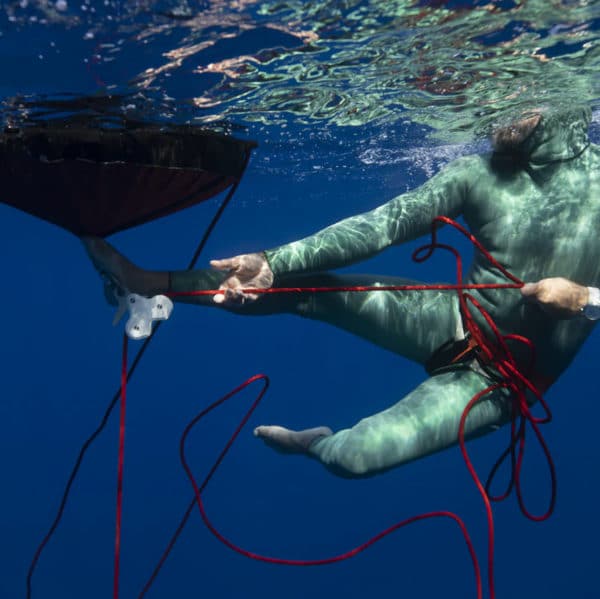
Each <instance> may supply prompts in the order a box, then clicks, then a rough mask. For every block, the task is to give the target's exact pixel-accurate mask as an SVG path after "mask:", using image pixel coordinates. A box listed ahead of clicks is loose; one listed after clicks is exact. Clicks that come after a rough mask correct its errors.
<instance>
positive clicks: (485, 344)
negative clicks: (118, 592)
mask: <svg viewBox="0 0 600 599" xmlns="http://www.w3.org/2000/svg"><path fill="white" fill-rule="evenodd" d="M442 224H447V225H450V226H452V227H454V228H455V229H457V230H458V231H459V232H460V233H462V234H463V235H464V236H465V237H467V239H469V241H470V242H471V243H472V244H473V245H474V246H475V248H476V249H477V250H478V251H479V252H481V253H482V254H483V256H484V257H485V258H486V259H487V260H488V261H489V262H490V264H491V265H492V266H493V267H494V268H495V269H497V270H498V271H499V272H500V273H501V274H502V275H503V276H504V277H506V278H507V279H508V280H509V281H510V283H497V284H465V283H463V269H462V259H461V256H460V254H459V253H458V251H457V250H456V249H455V248H453V247H452V246H450V245H446V244H442V243H439V242H438V240H437V231H438V228H439V226H440V225H442ZM436 249H444V250H446V251H448V252H450V253H452V254H453V255H454V257H455V260H456V279H457V282H456V284H454V285H393V286H383V287H368V286H359V287H316V288H308V287H306V288H297V287H294V288H281V287H280V288H270V289H252V290H251V291H252V293H331V292H340V291H353V292H367V291H420V290H425V289H437V290H454V291H456V292H457V293H458V299H459V304H460V309H461V313H462V315H463V319H464V322H465V326H466V329H467V330H468V332H469V333H470V334H471V336H472V337H473V339H474V340H475V341H476V342H477V345H478V351H479V359H480V361H481V362H482V363H484V364H485V365H486V366H487V367H489V366H493V369H494V371H495V378H496V379H497V381H496V382H494V383H492V384H490V385H489V386H488V387H487V388H485V389H483V390H482V391H480V392H479V393H477V394H476V395H475V396H474V397H473V398H472V399H471V400H470V401H469V403H468V404H467V406H466V407H465V409H464V411H463V414H462V417H461V420H460V425H459V430H458V431H457V436H458V442H459V446H460V450H461V453H462V455H463V458H464V460H465V463H466V465H467V468H468V470H469V472H470V474H471V476H472V478H473V480H474V482H475V485H476V487H477V489H478V491H479V493H480V495H481V497H482V500H483V502H484V505H485V510H486V518H487V526H488V590H489V594H490V597H491V598H492V599H493V598H494V597H495V590H494V522H493V514H492V509H491V503H490V502H491V501H492V500H494V501H499V500H502V499H505V498H506V497H508V496H509V494H510V492H511V491H512V489H513V488H514V489H516V495H517V500H518V503H519V506H520V509H521V511H522V512H523V514H524V515H525V516H526V517H528V518H530V519H532V520H536V521H539V520H544V519H546V518H548V517H549V516H550V515H551V513H552V510H553V508H554V503H555V497H556V473H555V468H554V464H553V462H552V458H551V456H550V452H549V449H548V447H547V444H546V442H545V440H544V438H543V436H542V434H541V431H540V429H539V425H541V424H545V423H547V422H550V420H551V412H550V409H549V407H548V405H547V403H546V402H545V400H544V399H543V397H542V394H541V391H540V390H539V389H538V388H537V387H536V385H535V384H534V382H533V381H532V380H531V378H530V377H531V374H530V373H532V372H534V370H533V368H534V362H535V360H534V358H535V356H534V346H533V344H532V342H531V341H530V340H529V339H527V338H525V337H522V336H519V335H514V334H507V335H503V334H501V333H500V331H499V330H498V328H497V326H496V325H495V323H494V322H493V320H492V318H491V316H490V315H489V314H488V312H487V311H486V310H485V309H484V308H483V307H482V306H481V304H480V303H479V302H478V301H477V299H476V298H474V297H473V296H472V295H471V294H469V293H467V291H468V290H473V289H518V288H520V287H522V286H523V281H521V280H520V279H519V278H517V277H516V276H514V275H513V274H511V273H510V272H509V271H508V270H506V269H505V268H504V267H503V266H502V265H501V264H500V263H499V262H498V261H497V260H496V259H495V258H494V257H493V256H492V255H491V254H490V253H489V252H488V251H487V250H486V249H485V248H484V247H483V246H482V245H481V244H480V243H479V241H478V240H477V239H476V238H475V237H474V236H473V235H472V234H471V233H469V232H468V231H467V230H466V229H465V228H464V227H462V226H461V225H460V224H458V223H456V222H455V221H453V220H452V219H450V218H448V217H445V216H440V217H436V218H435V219H434V221H433V223H432V231H431V242H430V243H429V244H427V245H424V246H422V247H420V248H418V249H417V250H416V251H415V252H414V253H413V260H415V261H416V262H424V261H425V260H427V259H429V258H430V257H431V256H432V255H433V253H434V251H435V250H436ZM217 293H220V291H219V290H204V291H192V292H183V293H172V294H170V295H171V296H183V295H187V296H191V295H215V294H217ZM472 308H473V309H474V310H475V311H476V313H478V314H479V315H480V317H482V318H483V320H484V321H485V323H486V324H487V326H488V327H489V329H490V330H491V332H492V338H491V339H490V338H488V335H487V334H486V333H485V332H484V331H483V330H482V329H481V327H480V326H479V325H478V323H477V320H476V318H475V316H474V313H473V311H472ZM509 342H512V343H519V344H521V345H524V346H525V347H527V348H528V350H529V352H530V360H529V364H528V367H527V369H526V372H527V373H528V374H525V373H524V372H523V371H522V370H521V369H520V367H519V365H518V363H517V360H516V359H515V357H514V355H513V353H512V351H511V349H510V347H509ZM258 379H263V380H265V382H266V383H265V387H264V388H263V389H262V391H261V393H260V395H259V397H258V398H257V400H255V402H254V404H252V406H251V408H250V410H249V411H248V412H247V413H246V415H245V416H244V419H243V420H242V423H241V424H240V425H239V426H238V428H237V429H236V431H235V433H234V435H233V436H232V437H231V439H230V440H229V442H228V443H227V445H226V446H225V449H224V450H223V452H222V453H221V455H220V456H219V458H218V459H217V461H216V462H215V464H214V465H213V467H212V468H211V470H210V472H209V474H208V475H207V476H206V478H205V479H204V482H203V483H202V485H200V486H198V484H197V483H196V481H195V478H194V475H193V473H192V471H191V468H190V466H189V464H188V462H187V458H186V454H185V443H186V440H187V438H188V435H189V434H190V433H191V431H192V429H193V428H194V427H195V425H196V424H197V423H198V422H199V421H200V420H201V419H202V418H203V417H204V416H205V415H206V414H208V412H210V411H211V410H213V409H214V408H215V407H217V406H218V405H220V404H221V403H223V402H224V401H226V400H227V399H229V398H230V397H232V396H233V395H234V394H236V393H238V392H239V391H240V390H241V389H243V388H245V387H246V386H247V385H249V384H250V383H251V382H254V381H256V380H258ZM267 386H268V379H266V377H265V376H264V375H257V376H256V377H252V378H251V379H249V380H248V381H246V383H244V384H243V385H241V386H240V387H238V388H236V389H235V390H234V391H232V392H230V393H229V394H227V395H226V396H224V397H223V398H221V399H220V400H218V401H217V402H215V403H214V404H211V406H209V407H208V408H206V409H205V410H203V411H202V412H201V413H200V414H198V415H197V416H196V417H195V418H194V419H193V420H192V421H191V422H190V423H189V424H188V426H187V427H186V429H185V431H184V433H183V435H182V437H181V442H180V459H181V463H182V465H183V468H184V470H185V472H186V474H187V476H188V478H189V480H190V483H191V485H192V487H193V489H194V501H195V503H196V504H197V506H198V509H199V511H200V515H201V517H202V519H203V521H204V523H205V525H206V526H207V528H208V529H209V530H210V531H211V533H212V534H213V535H214V536H215V537H216V538H217V539H219V541H221V542H222V543H224V544H225V545H226V546H227V547H229V548H230V549H232V550H233V551H236V552H237V553H240V554H242V555H244V556H246V557H249V558H252V559H256V560H260V561H264V562H268V563H276V564H285V565H290V566H315V565H323V564H330V563H335V562H338V561H341V560H345V559H348V558H350V557H353V556H355V555H356V554H358V553H360V552H361V551H363V550H365V549H366V548H367V547H369V546H371V545H372V544H374V543H376V542H377V541H379V540H380V539H382V538H383V537H385V536H387V535H388V534H390V533H391V532H393V531H395V530H398V529H399V528H401V527H403V526H406V525H408V524H411V523H413V522H416V521H419V520H423V519H426V518H433V517H447V518H451V519H453V520H454V521H455V522H456V523H457V524H458V525H459V527H460V529H461V532H462V533H463V536H464V538H465V541H466V543H467V547H468V550H469V553H470V555H471V559H472V561H473V567H474V571H475V578H476V585H477V597H478V599H481V597H482V593H483V591H482V584H481V572H480V568H479V564H478V560H477V556H476V554H475V551H474V548H473V545H472V543H471V540H470V538H469V535H468V532H467V530H466V527H465V526H464V523H463V522H462V520H460V518H458V516H456V515H455V514H452V513H450V512H444V511H440V512H431V513H427V514H422V515H418V516H415V517H412V518H409V519H407V520H403V521H402V522H399V523H397V524H394V525H392V526H390V527H389V528H387V529H385V530H384V531H382V532H381V533H379V534H377V535H375V536H374V537H372V538H371V539H369V540H368V541H366V542H365V543H362V544H361V545H358V546H357V547H355V548H354V549H351V550H350V551H347V552H345V553H342V554H339V555H335V556H332V557H327V558H321V559H312V560H288V559H283V558H276V557H269V556H263V555H259V554H257V553H254V552H252V551H248V550H246V549H243V548H242V547H240V546H238V545H236V544H235V543H233V542H232V541H230V540H229V539H227V538H226V537H224V536H223V535H222V534H221V533H220V532H219V531H218V530H217V529H216V528H215V527H214V526H213V524H212V523H211V522H210V520H209V518H208V516H207V514H206V511H205V508H204V504H203V502H202V496H201V495H202V491H203V490H204V488H205V487H206V484H207V483H208V481H209V480H210V478H211V477H212V475H213V474H214V472H215V470H216V468H217V467H218V466H219V464H220V463H221V461H222V459H223V458H224V456H225V453H226V452H227V451H228V450H229V448H230V447H231V444H232V443H233V441H234V440H235V438H236V437H237V435H238V434H239V432H240V430H241V428H242V427H243V426H244V424H245V423H246V422H247V421H248V418H249V417H250V415H251V413H252V412H253V411H254V410H255V408H256V406H257V405H258V403H259V401H260V400H261V399H262V395H263V394H264V392H265V391H266V388H267ZM501 389H506V390H507V391H508V392H509V396H510V401H511V406H510V408H511V426H510V431H511V433H510V444H509V448H508V449H507V450H506V451H505V452H504V453H503V454H502V456H501V458H500V459H499V460H498V461H497V462H496V464H495V465H494V467H493V468H492V471H491V473H490V476H489V477H488V480H487V482H486V485H485V486H484V485H483V484H482V483H481V481H480V479H479V476H478V474H477V472H476V470H475V468H474V466H473V464H472V461H471V459H470V457H469V455H468V453H467V451H466V444H465V426H466V422H467V418H468V416H469V413H470V412H471V410H472V409H473V407H474V406H475V405H476V404H477V403H478V402H479V401H481V400H482V399H483V398H484V397H485V396H486V395H488V394H490V393H492V392H494V391H497V390H501ZM527 392H530V393H531V394H533V396H534V397H535V398H536V399H537V400H538V401H539V403H540V405H541V406H542V409H543V411H544V413H545V415H544V416H542V417H535V416H533V415H532V413H531V410H530V407H529V403H528V401H527ZM527 423H529V425H530V426H531V427H532V428H533V430H534V433H535V436H536V438H537V440H538V442H539V443H540V445H541V447H542V450H543V452H544V455H545V457H546V460H547V463H548V467H549V470H550V477H551V498H550V503H549V507H548V508H547V510H546V511H545V512H543V513H542V514H541V515H534V514H532V513H531V512H530V511H529V510H528V509H527V507H526V505H525V502H524V500H523V495H522V488H521V468H522V464H523V459H524V455H525V430H526V425H527ZM517 447H518V449H517ZM508 455H510V456H511V476H510V481H509V484H508V486H507V489H506V491H505V492H504V493H503V494H502V495H499V496H492V495H491V494H490V493H489V491H488V489H489V487H490V486H491V483H492V480H493V478H494V476H495V474H496V472H497V470H498V468H499V466H500V464H501V463H502V462H503V461H504V459H505V458H506V457H507V456H508ZM192 507H193V503H192V504H191V505H190V507H189V508H188V510H187V512H186V514H185V515H184V517H183V518H182V520H181V522H180V524H179V526H178V528H177V530H176V532H175V534H174V535H173V537H172V539H171V541H170V543H169V545H168V547H167V549H166V550H165V552H164V553H163V556H162V557H161V560H160V561H159V564H158V566H157V567H156V568H155V570H154V572H153V574H152V577H151V578H150V580H149V581H148V583H147V584H146V586H145V587H144V589H143V591H142V593H141V594H140V598H141V597H142V596H143V595H144V594H145V593H146V591H147V590H148V588H149V587H150V584H151V583H152V581H153V580H154V578H155V577H156V575H157V574H158V571H159V569H160V567H162V565H163V564H164V562H165V560H166V558H167V556H168V554H169V552H170V551H171V549H172V547H173V545H174V543H175V541H176V539H177V537H178V535H179V533H180V532H181V530H182V528H183V526H184V525H185V522H186V521H187V518H188V517H189V515H190V513H191V509H192Z"/></svg>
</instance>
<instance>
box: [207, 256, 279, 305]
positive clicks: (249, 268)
mask: <svg viewBox="0 0 600 599" xmlns="http://www.w3.org/2000/svg"><path fill="white" fill-rule="evenodd" d="M210 265H211V266H212V267H213V268H215V269H217V270H222V271H225V272H227V273H228V276H227V278H226V279H225V280H224V281H223V282H222V283H221V285H220V286H219V289H222V290H223V293H218V294H216V295H215V296H214V297H213V300H214V301H215V302H216V303H217V304H223V303H224V304H228V305H230V306H235V305H241V304H244V303H245V302H247V301H254V300H255V299H257V298H258V296H259V294H258V293H243V292H242V289H268V288H269V287H271V285H273V279H274V277H273V271H272V270H271V267H270V266H269V263H268V262H267V258H266V256H265V255H264V254H263V253H260V254H258V253H257V254H242V255H241V256H234V257H233V258H226V259H225V260H211V262H210Z"/></svg>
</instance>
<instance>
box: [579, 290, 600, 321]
mask: <svg viewBox="0 0 600 599" xmlns="http://www.w3.org/2000/svg"><path fill="white" fill-rule="evenodd" d="M588 292H589V297H588V301H587V304H586V305H585V306H584V307H583V308H582V309H581V312H582V314H583V315H584V316H585V317H586V318H587V319H589V320H598V319H599V318H600V289H598V288H596V287H588Z"/></svg>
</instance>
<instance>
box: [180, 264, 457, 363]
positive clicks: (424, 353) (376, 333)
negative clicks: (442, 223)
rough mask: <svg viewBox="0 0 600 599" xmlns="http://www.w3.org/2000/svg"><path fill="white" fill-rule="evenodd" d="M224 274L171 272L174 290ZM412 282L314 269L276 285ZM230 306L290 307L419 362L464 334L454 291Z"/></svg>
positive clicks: (246, 310)
mask: <svg viewBox="0 0 600 599" xmlns="http://www.w3.org/2000/svg"><path fill="white" fill-rule="evenodd" d="M222 276H223V275H222V273H220V272H215V271H202V270H199V271H198V270H197V271H190V272H181V273H173V274H172V288H173V290H174V291H175V292H177V291H189V290H197V289H211V288H212V289H214V288H215V286H216V287H218V285H219V282H220V278H219V277H222ZM415 283H416V281H411V280H407V279H400V278H398V277H389V276H378V275H377V276H376V275H360V274H358V275H355V274H352V275H338V274H335V273H316V274H309V275H288V276H285V277H280V278H278V279H277V280H276V281H275V287H292V288H310V287H318V288H321V287H355V286H369V287H376V286H382V285H385V286H389V285H414V284H415ZM175 299H178V298H175ZM182 300H183V301H188V302H192V303H203V304H210V303H211V302H212V298H206V297H205V296H188V297H184V298H182ZM213 305H214V302H213ZM224 307H226V308H227V306H224ZM228 309H230V310H231V311H232V312H236V313H238V314H244V315H267V314H281V313H290V314H297V315H299V316H303V317H305V318H310V319H313V320H319V321H322V322H326V323H328V324H331V325H334V326H336V327H338V328H340V329H344V330H345V331H348V332H350V333H353V334H354V335H358V336H359V337H362V338H363V339H367V340H369V341H371V342H373V343H375V344H376V345H378V346H380V347H384V348H385V349H389V350H391V351H393V352H395V353H397V354H400V355H402V356H404V357H406V358H409V359H411V360H414V361H416V362H418V363H421V364H422V363H424V362H425V361H426V360H427V359H428V358H429V357H430V356H431V354H432V353H433V352H434V351H435V350H436V349H437V348H438V347H439V346H440V345H442V344H443V343H445V342H446V341H448V340H449V339H453V338H456V337H462V334H461V331H462V328H461V323H460V317H459V310H458V301H457V298H456V294H455V293H453V292H443V291H434V290H427V291H368V292H353V291H346V292H323V293H310V292H308V293H296V292H291V293H272V294H265V295H263V296H262V297H259V298H258V299H257V300H256V301H254V302H248V303H246V304H244V305H242V306H235V307H232V308H228Z"/></svg>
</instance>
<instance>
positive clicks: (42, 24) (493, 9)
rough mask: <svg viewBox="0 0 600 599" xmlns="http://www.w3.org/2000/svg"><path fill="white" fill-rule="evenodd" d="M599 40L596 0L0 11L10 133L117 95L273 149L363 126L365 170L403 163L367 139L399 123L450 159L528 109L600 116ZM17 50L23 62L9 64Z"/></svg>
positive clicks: (239, 2)
mask: <svg viewBox="0 0 600 599" xmlns="http://www.w3.org/2000/svg"><path fill="white" fill-rule="evenodd" d="M599 28H600V6H599V3H598V2H596V1H590V0H498V1H492V0H488V1H483V0H470V1H469V0H345V1H344V2H324V1H321V2H316V1H312V2H311V1H306V0H266V1H265V0H262V1H261V0H213V1H210V0H206V1H204V2H186V1H182V0H179V1H178V2H169V1H151V0H145V1H144V0H136V1H134V0H129V1H126V0H121V1H116V0H110V1H109V0H99V1H92V0H79V1H77V2H75V1H73V0H56V1H54V0H16V1H12V2H6V3H2V5H1V6H0V56H1V57H2V60H3V62H4V63H5V64H6V65H7V68H6V70H5V77H4V81H3V82H0V94H1V95H2V97H3V104H4V115H5V116H4V120H5V121H6V119H7V116H6V115H12V116H13V117H14V115H15V114H19V113H21V114H23V113H24V114H26V115H27V116H28V118H30V117H32V115H35V113H36V110H34V108H33V107H34V106H35V105H36V102H38V101H41V102H42V103H44V102H46V105H45V107H44V109H43V110H42V111H41V112H40V114H46V113H50V114H52V112H53V111H55V112H60V110H63V111H64V110H69V108H68V106H65V105H64V104H60V103H59V104H58V105H52V106H51V107H50V108H48V104H47V102H48V101H49V100H53V99H56V98H57V97H58V98H60V99H64V98H65V97H66V98H68V99H69V101H71V100H73V99H74V98H78V97H88V96H93V95H98V94H111V95H113V97H114V99H115V100H114V102H112V104H111V105H110V106H108V105H105V106H104V109H103V110H105V111H106V112H105V113H104V114H108V113H110V114H113V115H114V114H116V115H117V116H118V115H123V114H126V115H127V116H129V117H133V118H144V119H151V120H162V121H165V122H194V123H198V124H204V125H207V126H211V127H214V128H216V129H221V130H228V131H234V132H235V131H236V130H237V131H246V132H249V134H250V135H256V131H261V132H262V135H267V136H269V137H272V138H273V143H277V142H282V143H283V142H286V141H287V142H289V140H290V137H292V138H294V139H296V140H297V139H298V135H297V134H294V135H292V134H288V132H289V131H290V128H295V130H296V131H303V130H304V128H306V127H308V130H309V131H311V132H312V134H314V135H316V137H317V140H318V141H319V142H320V143H322V142H324V143H327V138H328V136H330V134H331V132H332V131H335V129H336V128H337V127H345V128H348V127H349V128H357V129H358V130H359V131H360V134H359V135H357V138H358V140H359V142H360V147H359V149H358V150H357V155H358V159H359V161H360V162H361V163H362V164H365V165H368V164H399V163H401V162H403V161H405V160H406V159H407V155H406V154H405V153H403V152H402V151H399V150H398V149H397V147H398V146H391V145H389V144H388V143H387V142H388V141H389V140H386V139H383V140H381V144H380V145H379V146H376V147H373V140H376V139H379V138H381V132H385V131H390V130H393V129H395V130H397V129H399V128H400V129H403V128H405V127H406V125H405V124H406V123H410V124H411V126H412V127H413V128H415V127H416V130H418V131H419V134H420V136H421V137H423V138H425V137H427V136H428V135H429V137H433V138H435V140H436V141H435V143H440V142H443V143H444V144H449V146H448V148H446V150H445V151H444V152H445V153H444V156H446V157H448V156H450V155H452V154H456V153H459V154H460V153H464V151H465V148H464V147H463V145H464V144H466V143H471V142H473V140H474V139H477V138H480V137H481V136H482V135H483V134H485V133H488V132H489V130H490V128H491V127H492V126H493V125H494V124H495V123H498V121H505V120H507V119H509V118H511V116H512V115H514V114H515V113H518V112H519V111H521V110H522V109H523V108H525V107H531V105H532V104H535V105H560V104H562V103H571V102H573V101H574V100H577V101H586V102H588V103H590V104H591V105H592V107H596V108H597V107H598V97H599V96H600V93H599V90H598V87H599V86H600V83H598V77H597V72H598V69H599V68H600V51H599V38H598V29H599ZM19 38H20V39H22V40H23V43H21V44H20V47H21V48H23V50H22V55H19V56H11V55H6V54H5V52H4V48H5V47H6V48H7V47H9V45H10V47H14V45H15V39H19ZM25 42H26V43H25ZM61 67H62V68H61ZM47 72H52V73H53V78H52V79H50V78H49V77H48V75H47V74H46V73H47ZM56 72H61V73H63V78H62V79H61V80H57V79H56V76H55V74H56ZM66 94H71V95H66ZM15 98H16V99H15ZM23 98H25V99H24V100H23ZM78 109H80V108H78ZM89 110H90V109H89V107H88V111H89ZM38 112H39V111H38ZM413 133H414V131H413ZM307 135H309V134H306V135H304V134H301V135H300V137H303V138H304V139H301V140H299V143H300V144H302V143H307V144H309V143H312V142H314V141H315V139H314V138H313V139H311V140H308V141H307V140H306V139H305V138H306V137H307ZM392 137H394V136H392ZM396 137H397V136H396ZM393 141H394V142H398V139H396V138H395V139H393ZM452 144H459V146H458V148H459V149H458V150H456V148H455V149H454V150H453V149H452V148H453V147H454V146H452ZM339 150H340V149H339V148H338V151H339ZM426 150H427V148H425V149H424V152H425V151H426ZM342 154H343V152H342ZM442 159H443V157H442V156H438V157H437V158H436V157H435V156H433V157H432V156H429V157H428V158H427V159H425V158H423V159H422V162H423V164H424V167H423V168H424V169H425V170H426V172H429V171H432V169H434V168H437V166H439V164H438V163H439V162H440V160H442ZM410 160H411V161H413V162H414V160H415V152H414V151H412V150H411V156H410Z"/></svg>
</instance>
